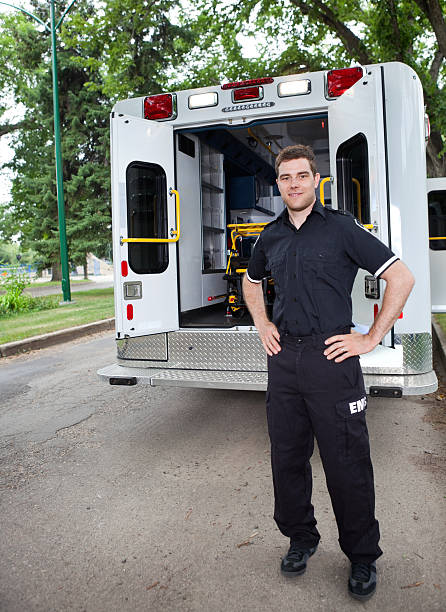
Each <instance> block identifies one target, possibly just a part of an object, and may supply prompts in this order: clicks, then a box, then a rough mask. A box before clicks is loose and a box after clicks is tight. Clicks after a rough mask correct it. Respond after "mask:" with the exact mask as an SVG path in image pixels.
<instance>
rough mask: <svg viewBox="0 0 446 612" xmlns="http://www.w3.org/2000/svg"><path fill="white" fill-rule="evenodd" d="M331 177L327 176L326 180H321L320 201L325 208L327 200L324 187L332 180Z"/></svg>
mask: <svg viewBox="0 0 446 612" xmlns="http://www.w3.org/2000/svg"><path fill="white" fill-rule="evenodd" d="M330 178H331V177H330V176H326V177H325V178H324V179H322V180H321V182H320V184H319V194H320V197H319V199H320V201H321V204H322V206H325V198H324V185H325V183H326V182H327V181H329V180H330Z"/></svg>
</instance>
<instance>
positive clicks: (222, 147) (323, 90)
mask: <svg viewBox="0 0 446 612" xmlns="http://www.w3.org/2000/svg"><path fill="white" fill-rule="evenodd" d="M426 126H427V124H426V121H425V112H424V102H423V93H422V87H421V84H420V81H419V79H418V77H417V75H416V73H415V72H414V71H413V70H412V69H411V68H409V67H408V66H406V65H404V64H401V63H397V62H392V63H383V64H378V65H371V66H358V67H353V68H345V69H339V70H329V71H321V72H311V73H306V74H297V75H286V76H282V77H274V78H272V77H268V78H259V79H251V80H247V81H239V82H233V83H224V84H223V85H215V86H213V87H205V88H199V89H190V90H187V91H176V92H169V93H162V94H156V95H149V96H145V97H138V98H133V99H128V100H123V101H120V102H118V103H117V104H116V105H115V106H114V108H113V111H112V113H111V160H112V163H111V165H112V216H113V254H114V274H115V316H116V323H115V325H116V345H117V362H116V363H115V364H112V365H109V366H107V367H104V368H102V369H101V370H99V372H98V374H99V376H100V377H102V378H103V379H105V380H108V381H109V382H110V383H111V384H115V385H134V384H137V383H144V384H149V385H152V386H159V385H176V386H183V387H201V388H220V389H246V390H259V391H263V390H265V389H266V386H267V361H266V354H265V351H264V349H263V347H262V344H261V342H260V339H259V336H258V334H257V331H256V329H255V326H254V324H253V321H252V319H251V317H250V314H249V312H248V310H247V309H246V306H245V305H244V303H243V296H242V294H241V292H240V283H237V278H239V279H240V280H241V278H242V276H243V273H244V271H245V269H246V262H247V261H248V259H249V255H250V252H251V249H252V246H253V244H254V242H255V239H256V235H258V234H259V233H260V232H261V231H262V230H263V227H264V226H265V225H266V224H267V223H269V222H270V221H272V220H274V219H275V218H276V217H277V215H278V214H280V212H281V211H282V210H283V207H284V204H283V202H282V200H281V198H280V196H279V192H278V190H277V187H276V183H275V178H276V177H275V172H274V161H275V158H276V156H277V154H278V153H279V151H280V150H281V149H282V148H283V147H286V146H288V145H292V144H297V143H300V144H305V145H310V146H311V147H312V148H313V150H314V153H315V155H316V161H317V166H318V169H319V172H320V174H321V183H320V186H319V188H318V189H317V195H318V197H320V199H321V201H322V203H323V204H324V205H325V206H330V207H333V208H342V209H346V210H347V211H349V212H351V213H352V214H353V215H355V217H357V219H358V220H359V221H360V222H361V223H362V224H363V225H364V227H365V228H367V231H370V232H372V233H373V235H375V236H376V237H377V238H379V239H380V240H381V241H382V242H384V243H385V244H386V245H388V246H389V247H390V248H391V249H392V250H393V251H394V252H395V253H396V255H397V256H398V257H400V258H401V259H402V260H403V261H404V262H405V263H406V264H407V265H408V267H409V268H410V270H411V271H412V273H413V274H414V276H415V279H416V284H415V287H414V289H413V291H412V293H411V295H410V297H409V299H408V301H407V304H406V305H405V307H404V310H403V312H402V313H401V315H400V317H399V319H398V320H397V321H396V323H395V325H394V327H393V328H392V329H391V330H390V331H389V333H388V334H387V335H386V336H385V337H384V338H383V340H382V342H381V343H380V344H379V345H378V346H377V347H376V348H375V349H374V350H373V351H372V352H370V353H367V354H365V355H361V358H360V359H361V366H362V369H363V372H364V378H365V383H366V388H367V392H368V393H369V394H370V395H374V396H386V397H401V396H404V395H417V394H425V393H430V392H433V391H435V390H436V389H437V378H436V375H435V372H434V370H433V367H432V335H431V288H430V257H432V255H433V256H434V257H433V258H432V261H431V264H432V262H433V265H434V266H437V268H436V274H437V275H438V274H439V275H440V276H439V278H440V279H442V272H441V269H442V266H444V263H445V261H444V254H445V247H446V228H445V220H446V208H445V207H446V199H445V193H446V191H445V187H446V185H445V183H444V182H442V181H443V179H435V180H436V181H439V182H438V183H435V180H434V181H433V182H431V184H430V186H429V189H430V192H429V193H430V194H432V195H430V196H429V210H430V209H432V211H433V212H432V214H433V215H435V214H436V215H437V217H436V220H434V221H432V222H431V232H433V233H434V234H435V235H433V236H431V237H432V238H434V240H432V241H430V239H429V238H430V236H429V216H428V198H427V186H426V161H425V158H426V151H425V147H426ZM432 218H433V217H432ZM437 238H438V239H437ZM430 244H432V245H435V246H434V248H432V247H431V248H430ZM437 260H438V261H437ZM231 262H232V263H231ZM437 264H438V265H437ZM443 269H444V268H443ZM263 283H264V294H265V301H266V303H267V308H270V306H271V302H272V301H273V300H274V279H273V278H267V279H265V280H264V281H263ZM441 283H442V284H443V294H441V292H440V293H439V294H438V295H435V296H434V297H435V300H436V301H437V306H438V308H439V309H440V310H441V308H442V307H443V308H445V306H444V305H445V304H446V297H445V295H444V281H443V280H442V281H441ZM384 289H385V281H384V280H382V279H376V278H375V277H373V276H371V275H370V274H369V273H368V272H366V271H365V270H360V271H359V272H358V274H357V278H356V280H355V284H354V288H353V292H352V304H353V322H354V324H355V329H356V330H357V331H360V332H361V333H367V331H368V329H369V328H370V326H371V325H372V324H373V321H374V318H375V317H376V315H377V313H378V311H379V309H380V307H381V302H382V298H383V293H384Z"/></svg>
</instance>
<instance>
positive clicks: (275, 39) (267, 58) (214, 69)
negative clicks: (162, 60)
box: [186, 0, 446, 176]
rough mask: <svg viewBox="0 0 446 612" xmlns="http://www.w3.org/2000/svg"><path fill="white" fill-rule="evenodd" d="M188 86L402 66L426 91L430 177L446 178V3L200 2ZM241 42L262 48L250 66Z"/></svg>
mask: <svg viewBox="0 0 446 612" xmlns="http://www.w3.org/2000/svg"><path fill="white" fill-rule="evenodd" d="M193 6H194V7H195V17H196V19H195V21H194V24H193V28H194V33H195V34H194V36H195V39H196V41H197V47H196V50H195V51H194V52H191V53H190V54H189V56H188V60H189V61H188V65H187V67H186V75H187V77H186V83H187V85H188V86H189V85H192V86H195V85H210V84H213V83H215V82H219V81H222V80H224V79H225V78H226V79H229V80H235V79H244V78H254V77H257V76H269V75H279V74H296V73H301V72H307V71H315V70H327V69H330V68H342V67H347V66H352V65H355V64H363V65H367V64H374V63H381V62H389V61H401V62H404V63H406V64H408V65H409V66H411V67H412V68H413V69H414V70H415V71H416V72H417V74H418V76H419V77H420V80H421V82H422V85H423V90H424V97H425V101H426V104H427V112H428V114H429V117H430V120H431V129H432V133H431V141H430V143H429V145H428V150H427V158H428V169H429V173H430V176H444V175H446V95H445V91H444V85H445V82H446V61H445V58H446V25H445V17H444V16H445V13H446V1H445V0H432V1H429V2H424V1H423V0H367V1H363V0H343V1H342V2H340V1H339V0H245V1H244V2H236V1H235V0H231V1H228V0H194V1H193ZM241 37H245V39H249V38H251V39H252V40H254V37H255V41H256V48H257V54H256V55H255V57H253V58H246V57H244V55H243V50H242V48H241V45H240V40H241Z"/></svg>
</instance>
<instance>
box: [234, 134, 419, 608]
mask: <svg viewBox="0 0 446 612" xmlns="http://www.w3.org/2000/svg"><path fill="white" fill-rule="evenodd" d="M276 173H277V185H278V187H279V191H280V195H281V196H282V199H283V201H284V203H285V209H284V211H283V212H282V213H281V214H280V215H279V216H278V217H277V219H276V220H274V221H273V222H272V223H270V224H269V225H267V226H266V227H265V229H264V230H263V232H262V233H261V235H260V237H259V239H258V240H257V242H256V244H255V247H254V249H253V254H252V257H251V260H250V262H249V265H248V270H247V273H246V276H245V278H244V279H243V290H244V295H245V301H246V304H247V306H248V308H249V310H250V312H251V315H252V317H253V320H254V323H255V326H256V328H257V331H258V333H259V336H260V339H261V341H262V344H263V346H264V348H265V351H266V353H267V355H268V357H267V359H268V390H267V400H266V402H267V418H268V431H269V435H270V439H271V463H272V472H273V484H274V496H275V509H274V519H275V521H276V523H277V525H278V527H279V529H280V531H281V532H282V533H283V534H284V535H285V536H287V537H289V538H290V548H289V551H288V554H287V555H286V556H285V557H284V558H283V559H282V564H281V570H282V572H283V573H284V574H286V575H294V576H295V575H299V574H303V573H304V572H305V570H306V565H307V560H308V558H309V557H310V556H311V555H313V554H314V552H315V551H316V548H317V545H318V542H319V539H320V535H319V532H318V530H317V529H316V520H315V518H314V512H313V506H312V504H311V490H312V476H311V465H310V457H311V455H312V453H313V448H314V436H315V437H316V440H317V442H318V446H319V451H320V455H321V459H322V464H323V467H324V471H325V475H326V480H327V486H328V491H329V493H330V497H331V501H332V506H333V510H334V513H335V517H336V522H337V526H338V531H339V543H340V546H341V549H342V550H343V552H344V553H345V554H346V555H347V557H348V558H349V560H350V562H351V573H350V577H349V581H348V590H349V593H350V594H351V595H352V596H353V597H355V598H357V599H360V600H365V599H369V598H370V597H371V596H372V595H373V593H374V592H375V589H376V559H377V558H378V557H379V556H380V555H381V554H382V551H381V549H380V548H379V546H378V542H379V526H378V521H377V520H376V519H375V516H374V512H375V493H374V483H373V468H372V464H371V460H370V449H369V439H368V433H367V425H366V421H365V409H366V405H367V398H366V393H365V387H364V380H363V376H362V371H361V367H360V365H359V357H358V355H360V354H363V353H368V352H369V351H371V350H373V349H374V348H375V347H376V346H377V345H378V344H379V342H380V341H381V340H382V338H383V337H384V336H385V334H386V333H387V332H388V331H389V330H390V329H391V328H392V326H393V324H394V323H395V321H396V319H397V318H398V316H399V315H400V313H401V311H402V308H403V306H404V304H405V302H406V300H407V298H408V296H409V293H410V291H411V289H412V287H413V285H414V279H413V276H412V274H411V272H410V271H409V270H408V268H407V267H406V266H405V265H404V264H403V263H402V262H401V261H399V260H398V258H397V257H396V256H395V255H394V254H393V253H392V251H391V250H390V249H389V248H388V247H387V246H385V245H384V244H383V243H382V242H380V241H379V240H378V239H377V238H375V237H374V236H373V235H372V234H371V233H370V232H369V231H368V230H367V229H365V228H364V227H363V226H362V225H361V224H360V223H359V222H358V221H357V220H356V219H355V218H354V217H353V216H352V215H350V214H349V213H346V212H345V211H337V210H332V209H329V208H324V207H323V206H322V205H321V203H320V202H319V201H317V200H316V197H315V189H316V188H317V186H318V183H319V179H320V175H319V174H318V173H317V170H316V166H315V157H314V153H313V151H312V150H311V149H310V148H309V147H306V146H303V145H295V146H291V147H286V148H285V149H283V150H282V151H281V152H280V153H279V155H278V156H277V159H276ZM359 267H360V268H364V269H366V270H368V272H370V273H371V274H373V275H374V276H375V277H377V278H378V277H379V278H383V279H384V280H385V281H386V283H387V286H386V290H385V293H384V297H383V303H382V308H381V311H380V312H379V314H378V316H377V317H376V319H375V321H374V323H373V325H372V327H371V328H370V330H369V332H368V333H367V334H364V335H362V334H359V333H356V332H351V327H353V323H352V320H351V318H352V306H351V290H352V286H353V282H354V279H355V276H356V273H357V270H358V268H359ZM270 274H271V276H272V277H273V278H274V285H275V290H276V299H275V302H274V308H273V316H272V321H269V320H268V317H267V314H266V310H265V305H264V299H263V289H262V279H263V278H265V277H267V276H269V275H270Z"/></svg>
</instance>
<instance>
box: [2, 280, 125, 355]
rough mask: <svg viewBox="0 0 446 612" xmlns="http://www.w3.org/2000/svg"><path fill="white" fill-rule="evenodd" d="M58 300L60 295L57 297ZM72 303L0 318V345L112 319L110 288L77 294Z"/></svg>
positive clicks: (111, 294)
mask: <svg viewBox="0 0 446 612" xmlns="http://www.w3.org/2000/svg"><path fill="white" fill-rule="evenodd" d="M60 299H61V300H62V299H63V298H62V294H60ZM72 299H73V300H74V301H73V303H72V304H68V305H66V306H59V307H58V308H53V309H52V310H41V311H34V312H23V313H18V314H14V315H10V316H9V317H3V318H0V344H3V343H5V342H13V341H15V340H23V339H24V338H30V337H31V336H38V335H40V334H45V333H48V332H52V331H57V330H59V329H66V328H67V327H74V326H76V325H83V324H84V323H93V322H94V321H101V320H102V319H109V318H110V317H113V316H114V305H113V288H112V287H110V288H109V289H92V290H91V291H78V292H76V293H75V294H73V295H72Z"/></svg>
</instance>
